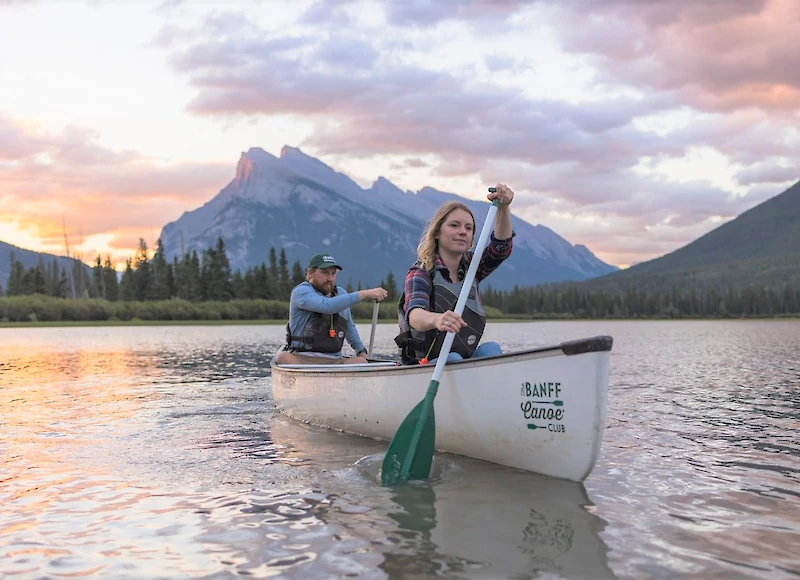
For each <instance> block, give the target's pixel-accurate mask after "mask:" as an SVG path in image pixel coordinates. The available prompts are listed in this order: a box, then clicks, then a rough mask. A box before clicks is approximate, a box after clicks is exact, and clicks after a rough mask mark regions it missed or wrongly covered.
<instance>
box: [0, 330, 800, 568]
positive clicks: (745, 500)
mask: <svg viewBox="0 0 800 580" xmlns="http://www.w3.org/2000/svg"><path fill="white" fill-rule="evenodd" d="M489 330H490V331H489V336H487V339H494V340H498V341H500V342H501V343H502V344H503V345H504V346H505V347H506V349H508V350H510V349H517V348H526V347H533V346H539V345H545V344H551V343H556V342H560V341H562V340H569V339H574V338H581V337H587V336H594V335H597V334H610V335H612V336H613V337H614V339H615V343H614V350H613V353H612V359H611V385H610V395H609V405H608V417H607V422H606V425H607V428H606V430H605V439H604V442H603V447H602V452H601V455H600V460H599V462H598V464H597V466H596V468H595V470H594V472H593V473H592V475H591V476H590V477H589V479H588V480H586V482H584V483H583V484H575V483H569V482H564V481H558V480H554V479H549V478H546V477H541V476H537V475H533V474H529V473H523V472H518V471H515V470H512V469H507V468H502V467H498V466H494V465H491V464H487V463H483V462H479V461H473V460H469V459H465V458H461V457H456V456H450V455H442V456H437V457H436V460H435V464H434V471H435V473H434V477H433V478H432V479H431V480H430V481H428V482H425V483H420V484H414V485H409V486H406V487H403V488H398V489H386V488H383V487H381V486H380V485H379V484H378V483H377V481H376V471H377V469H378V467H379V465H380V455H379V454H380V453H382V452H383V451H385V448H386V444H385V443H381V442H377V441H371V440H365V439H362V438H359V437H353V436H348V435H342V434H338V433H332V432H329V431H326V430H323V429H317V428H311V427H307V426H305V425H301V424H298V423H295V422H294V421H292V420H289V419H286V418H284V417H282V416H281V415H279V414H276V412H275V411H274V409H273V404H272V400H271V395H270V385H269V377H268V363H269V359H270V357H271V355H272V354H273V353H274V352H275V350H276V349H277V347H278V346H279V344H280V341H281V340H282V338H283V327H281V326H278V325H276V326H210V327H145V328H131V327H117V328H59V329H45V328H43V329H0V577H2V578H64V577H97V578H100V577H102V578H185V577H209V578H228V577H231V578H233V577H242V576H245V577H254V578H263V577H285V578H310V577H314V578H342V577H352V578H405V577H408V578H425V577H436V576H439V577H452V578H519V579H522V578H676V577H685V578H694V577H702V578H709V577H716V578H796V577H798V576H800V321H780V322H778V321H730V322H728V321H720V322H716V321H715V322H541V323H521V324H498V323H493V324H490V329H489ZM369 331H370V329H369V326H368V325H362V326H361V332H362V336H363V337H365V339H368V337H369ZM395 331H396V328H395V327H394V326H390V325H382V326H379V328H378V331H377V335H376V349H375V350H376V351H382V352H383V353H385V354H389V353H391V352H392V348H391V347H392V346H393V343H392V337H393V335H394V334H395Z"/></svg>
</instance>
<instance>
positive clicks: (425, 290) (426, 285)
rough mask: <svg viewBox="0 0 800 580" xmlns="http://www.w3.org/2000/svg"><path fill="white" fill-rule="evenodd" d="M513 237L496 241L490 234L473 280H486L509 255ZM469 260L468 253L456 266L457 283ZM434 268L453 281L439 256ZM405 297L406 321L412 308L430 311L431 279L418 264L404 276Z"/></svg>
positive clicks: (463, 273) (470, 256)
mask: <svg viewBox="0 0 800 580" xmlns="http://www.w3.org/2000/svg"><path fill="white" fill-rule="evenodd" d="M515 235H516V234H512V236H511V237H510V238H508V239H507V240H498V239H497V238H495V237H494V233H492V235H491V239H490V241H489V244H488V245H487V246H486V249H485V250H484V251H483V256H482V257H481V261H480V263H479V264H478V271H477V272H476V273H475V280H477V281H478V282H480V281H481V280H483V279H484V278H486V277H487V276H488V275H489V274H491V273H492V272H494V271H495V270H496V269H497V267H498V266H499V265H500V264H501V263H502V262H503V260H505V259H506V258H508V257H509V256H510V255H511V240H512V239H513V238H514V236H515ZM471 260H472V252H468V253H467V254H466V256H465V257H464V258H461V263H460V264H459V265H458V280H459V281H461V280H463V279H464V276H466V275H467V269H468V268H469V264H470V261H471ZM434 267H435V268H436V269H437V270H439V272H440V273H441V274H442V276H444V277H445V278H446V279H447V280H450V281H451V282H452V281H453V280H452V278H451V277H450V271H449V270H448V269H447V266H445V265H444V262H443V261H442V258H441V256H439V254H436V260H435V262H434ZM405 295H406V301H405V307H404V308H405V314H406V320H408V313H409V312H411V311H412V310H413V309H414V308H423V309H425V310H430V309H431V277H430V276H429V275H428V272H426V271H425V269H424V268H422V267H421V266H420V263H419V262H417V263H416V264H414V265H413V266H411V269H410V270H409V271H408V274H406V284H405Z"/></svg>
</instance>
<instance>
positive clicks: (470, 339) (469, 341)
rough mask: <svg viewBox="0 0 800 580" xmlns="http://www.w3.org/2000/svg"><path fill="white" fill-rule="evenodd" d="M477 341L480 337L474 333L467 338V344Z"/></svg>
mask: <svg viewBox="0 0 800 580" xmlns="http://www.w3.org/2000/svg"><path fill="white" fill-rule="evenodd" d="M477 341H478V337H477V336H475V335H474V334H470V335H469V338H467V344H468V345H470V346H472V345H473V344H475V343H476V342H477Z"/></svg>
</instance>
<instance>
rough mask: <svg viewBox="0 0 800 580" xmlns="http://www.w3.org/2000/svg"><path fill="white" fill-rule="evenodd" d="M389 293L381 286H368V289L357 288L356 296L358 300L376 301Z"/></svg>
mask: <svg viewBox="0 0 800 580" xmlns="http://www.w3.org/2000/svg"><path fill="white" fill-rule="evenodd" d="M388 295H389V293H388V292H387V291H386V290H384V289H383V288H381V287H378V288H370V289H369V290H359V291H358V297H359V299H360V300H362V301H364V300H377V301H378V302H380V301H382V300H383V299H385V298H386V297H387V296H388Z"/></svg>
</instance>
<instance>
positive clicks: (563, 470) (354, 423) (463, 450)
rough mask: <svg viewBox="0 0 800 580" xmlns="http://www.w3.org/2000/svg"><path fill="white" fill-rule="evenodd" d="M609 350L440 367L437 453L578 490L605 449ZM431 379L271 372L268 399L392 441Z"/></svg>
mask: <svg viewBox="0 0 800 580" xmlns="http://www.w3.org/2000/svg"><path fill="white" fill-rule="evenodd" d="M611 343H612V341H611V338H610V337H594V338H591V339H584V340H582V341H571V342H569V343H563V344H561V345H556V346H553V347H547V348H542V349H535V350H529V351H524V352H518V353H509V354H504V355H501V356H498V357H488V358H483V359H472V360H466V361H462V362H458V363H453V364H449V365H447V366H446V367H445V371H444V373H443V374H442V378H441V381H440V384H439V390H438V394H437V397H436V400H435V403H434V412H435V416H436V449H437V450H439V451H445V452H450V453H454V454H458V455H465V456H468V457H474V458H477V459H483V460H486V461H491V462H493V463H499V464H501V465H507V466H510V467H516V468H519V469H524V470H527V471H533V472H536V473H541V474H544V475H550V476H553V477H559V478H563V479H569V480H572V481H583V480H584V479H586V477H588V475H589V473H590V472H591V470H592V468H593V467H594V464H595V462H596V461H597V456H598V454H599V451H600V445H601V443H602V436H603V428H604V424H605V414H606V400H607V387H608V373H609V359H610V350H611ZM355 367H357V368H355ZM432 372H433V367H432V366H424V367H419V366H416V367H395V366H389V365H380V364H378V365H375V364H370V365H352V366H350V365H344V366H335V367H331V366H323V365H314V366H311V367H310V366H303V367H300V366H297V367H294V368H289V367H279V366H275V365H273V366H272V392H273V397H274V400H275V403H276V405H277V407H278V409H279V410H280V411H281V412H283V413H285V414H286V415H289V416H290V417H293V418H295V419H298V420H301V421H305V422H308V423H311V424H314V425H319V426H323V427H328V428H331V429H336V430H340V431H344V432H347V433H353V434H357V435H362V436H366V437H372V438H376V439H384V440H391V438H392V437H393V436H394V433H395V432H396V431H397V428H398V427H399V426H400V423H401V422H402V421H403V419H404V418H405V416H406V415H407V414H408V412H409V411H410V410H411V409H412V408H413V407H414V406H415V405H416V404H417V403H419V402H420V401H421V400H422V398H423V397H424V395H425V391H426V390H427V388H428V385H429V383H430V378H431V375H432Z"/></svg>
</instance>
